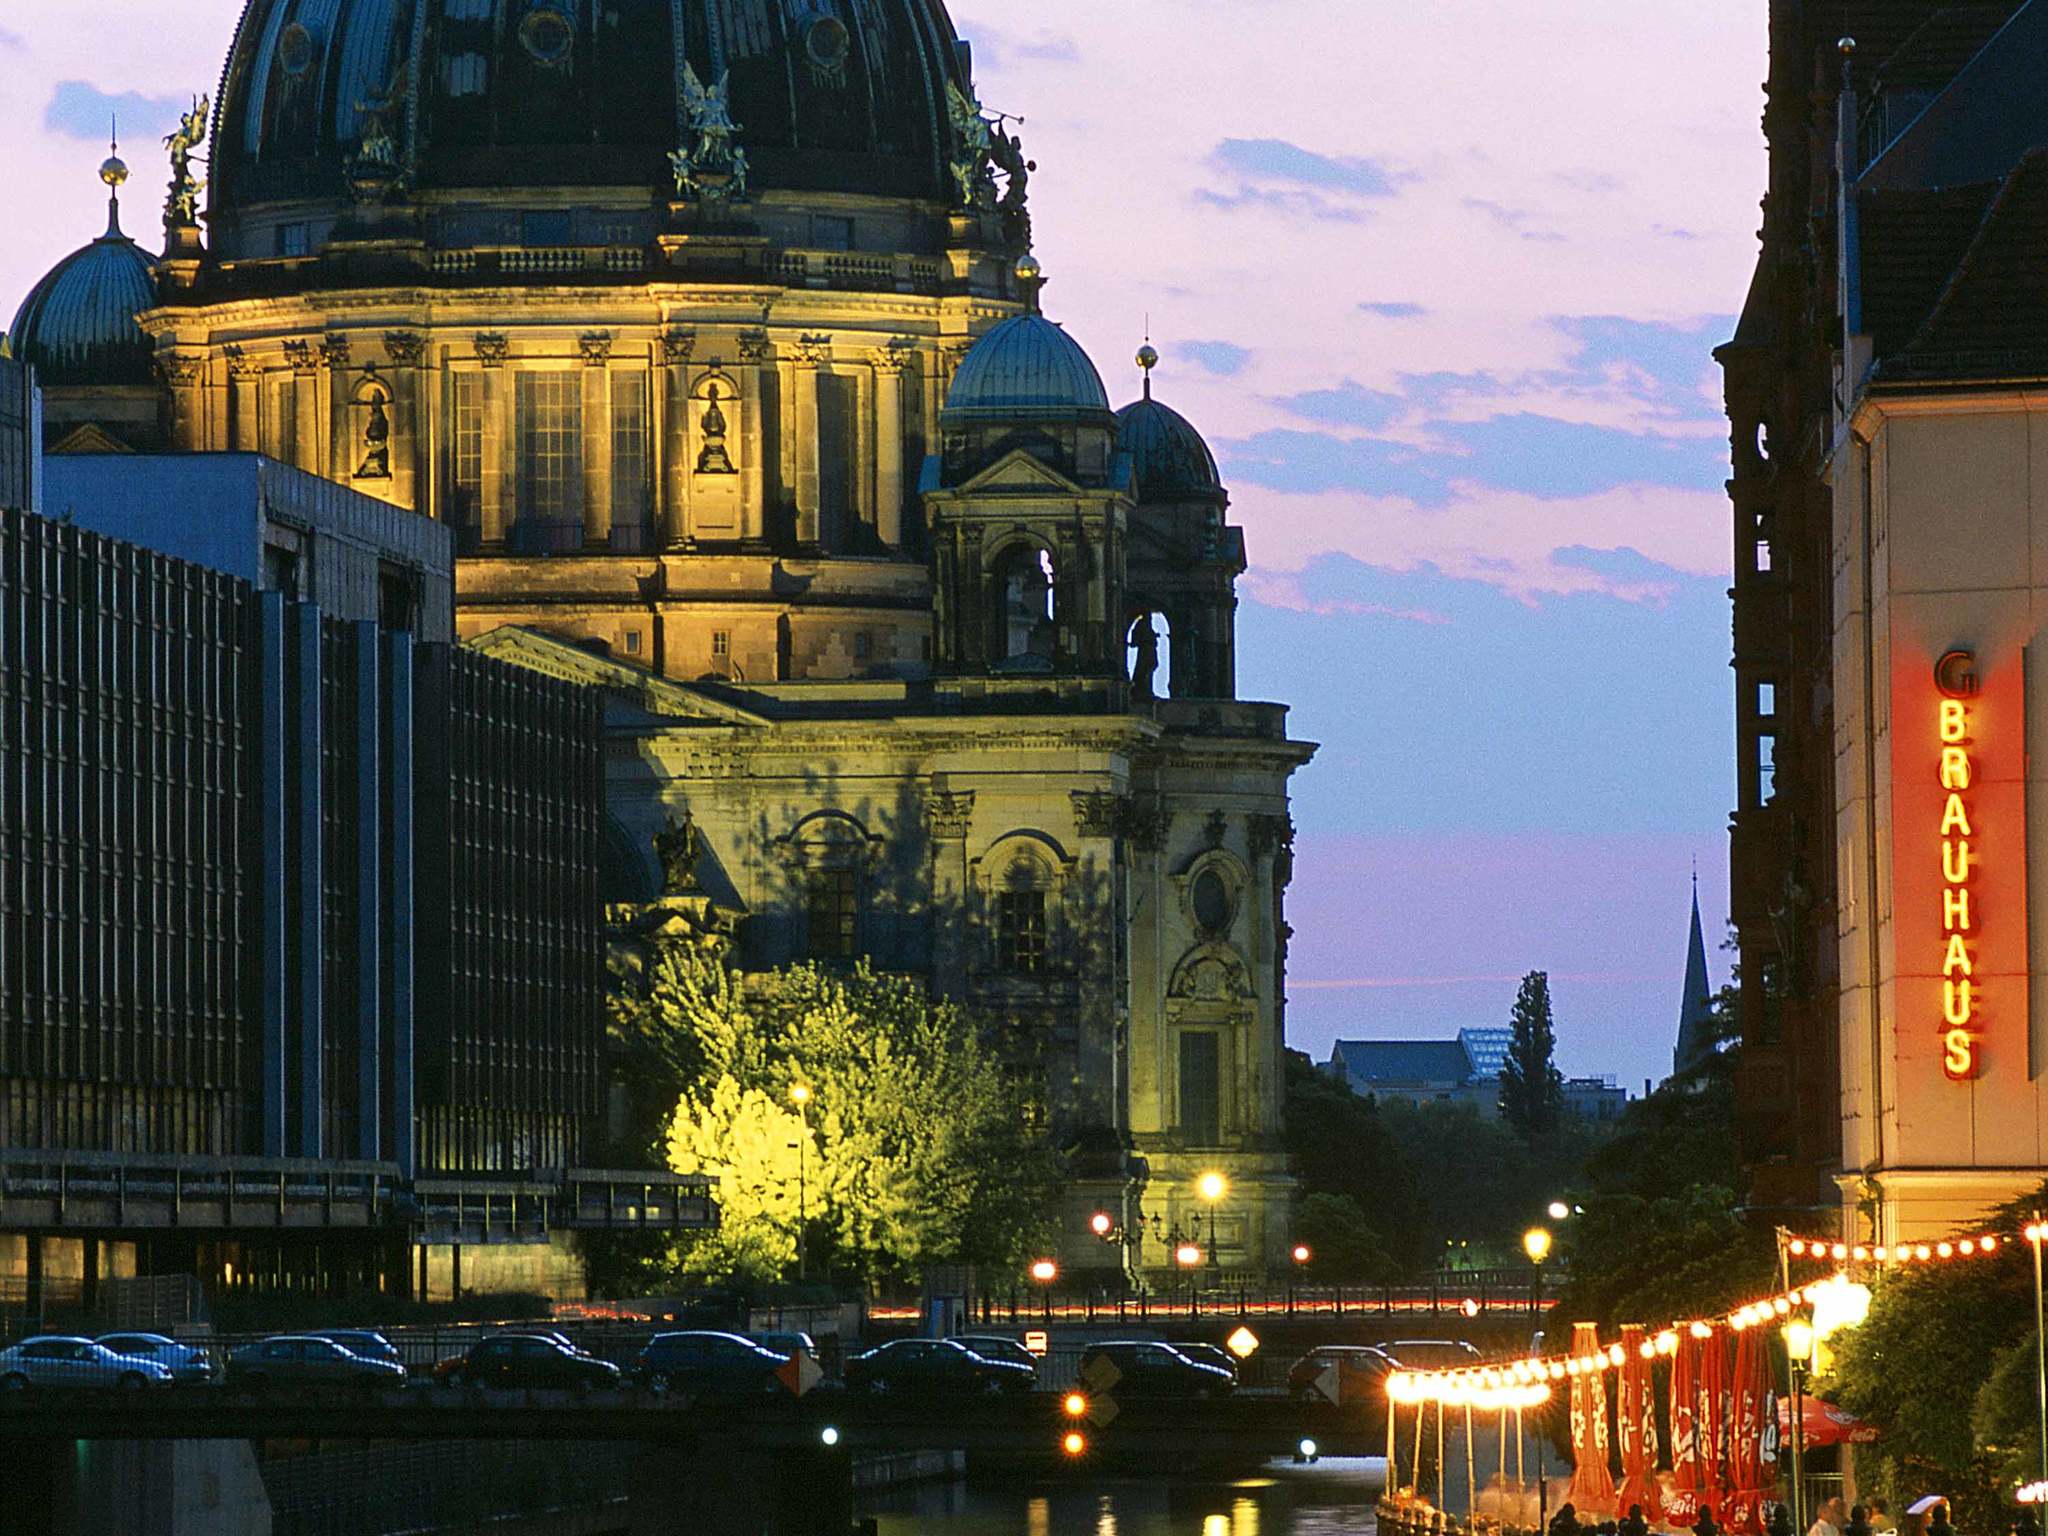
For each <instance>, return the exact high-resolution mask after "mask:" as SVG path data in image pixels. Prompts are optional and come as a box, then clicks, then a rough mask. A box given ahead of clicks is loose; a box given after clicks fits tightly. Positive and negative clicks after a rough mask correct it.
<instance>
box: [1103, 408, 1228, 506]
mask: <svg viewBox="0 0 2048 1536" xmlns="http://www.w3.org/2000/svg"><path fill="white" fill-rule="evenodd" d="M1116 420H1117V447H1118V448H1120V449H1122V450H1123V451H1124V452H1125V453H1128V454H1129V455H1130V456H1131V470H1132V473H1133V474H1134V475H1135V476H1136V478H1137V482H1138V496H1139V499H1140V500H1144V501H1152V500H1160V499H1171V498H1173V497H1176V496H1213V495H1215V494H1217V493H1218V492H1220V491H1221V490H1222V489H1223V477H1222V476H1221V475H1220V474H1218V473H1217V471H1216V456H1215V455H1214V454H1213V453H1211V452H1210V451H1209V445H1208V444H1207V443H1206V442H1204V441H1203V440H1202V434H1201V433H1200V432H1197V431H1196V430H1195V427H1194V423H1193V422H1191V421H1189V420H1188V419H1187V417H1185V416H1183V415H1181V413H1180V412H1179V411H1176V410H1174V409H1173V408H1172V407H1171V406H1165V405H1161V404H1160V403H1159V402H1158V401H1157V400H1154V399H1153V398H1152V382H1151V380H1150V379H1149V378H1148V379H1147V380H1146V381H1145V398H1144V399H1142V400H1137V401H1133V402H1132V403H1131V404H1129V405H1127V406H1125V407H1124V408H1123V409H1122V410H1120V411H1118V412H1117V413H1116Z"/></svg>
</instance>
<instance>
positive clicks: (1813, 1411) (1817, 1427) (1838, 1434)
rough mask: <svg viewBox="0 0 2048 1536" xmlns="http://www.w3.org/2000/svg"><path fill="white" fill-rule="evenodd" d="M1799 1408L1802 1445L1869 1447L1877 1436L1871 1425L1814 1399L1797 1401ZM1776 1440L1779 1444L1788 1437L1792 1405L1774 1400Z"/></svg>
mask: <svg viewBox="0 0 2048 1536" xmlns="http://www.w3.org/2000/svg"><path fill="white" fill-rule="evenodd" d="M1800 1409H1801V1412H1800V1415H1799V1423H1800V1427H1801V1429H1802V1430H1803V1431H1804V1432H1803V1433H1802V1434H1801V1435H1800V1443H1801V1444H1802V1445H1807V1446H1815V1445H1869V1444H1870V1443H1871V1442H1872V1441H1873V1440H1875V1439H1877V1437H1878V1433H1879V1431H1878V1427H1877V1426H1876V1425H1875V1424H1872V1423H1870V1422H1869V1421H1868V1420H1867V1419H1859V1418H1857V1417H1856V1415H1855V1414H1853V1413H1850V1412H1849V1411H1848V1410H1847V1409H1845V1408H1837V1407H1836V1406H1835V1405H1834V1404H1833V1403H1824V1402H1822V1401H1821V1400H1820V1399H1819V1398H1817V1397H1807V1398H1801V1399H1800ZM1778 1438H1779V1440H1780V1441H1781V1442H1782V1441H1788V1440H1790V1439H1791V1438H1792V1405H1791V1403H1789V1402H1788V1401H1786V1400H1785V1399H1784V1398H1779V1399H1778Z"/></svg>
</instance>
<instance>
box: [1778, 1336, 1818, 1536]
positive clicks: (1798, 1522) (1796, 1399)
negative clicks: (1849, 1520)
mask: <svg viewBox="0 0 2048 1536" xmlns="http://www.w3.org/2000/svg"><path fill="white" fill-rule="evenodd" d="M1784 1336H1785V1368H1786V1370H1787V1371H1788V1372H1789V1373H1790V1375H1791V1377H1792V1529H1793V1530H1795V1531H1800V1530H1804V1529H1805V1528H1806V1524H1805V1522H1806V1481H1805V1471H1804V1467H1803V1462H1804V1451H1805V1443H1804V1442H1805V1440H1806V1367H1807V1364H1808V1362H1809V1361H1811V1360H1812V1359H1813V1341H1814V1337H1815V1335H1814V1331H1813V1324H1812V1323H1810V1322H1808V1321H1807V1320H1806V1319H1805V1318H1803V1317H1795V1318H1793V1319H1792V1321H1790V1322H1789V1323H1787V1324H1786V1325H1785V1328H1784Z"/></svg>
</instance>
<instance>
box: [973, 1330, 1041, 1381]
mask: <svg viewBox="0 0 2048 1536" xmlns="http://www.w3.org/2000/svg"><path fill="white" fill-rule="evenodd" d="M953 1342H954V1343H955V1344H964V1345H966V1346H967V1347H968V1348H969V1349H971V1350H973V1351H974V1352H975V1353H976V1354H977V1355H979V1356H981V1358H982V1359H984V1360H1007V1361H1008V1362H1009V1363H1010V1364H1011V1365H1021V1366H1025V1367H1027V1368H1028V1369H1029V1370H1030V1371H1031V1374H1032V1375H1033V1376H1036V1375H1037V1374H1038V1356H1036V1355H1034V1354H1033V1353H1031V1351H1030V1350H1028V1349H1026V1348H1025V1347H1024V1346H1023V1345H1022V1344H1020V1343H1018V1342H1017V1341H1016V1340H1015V1339H1013V1338H1009V1337H1008V1336H1006V1335H1004V1334H1000V1333H957V1334H955V1335H954V1336H953Z"/></svg>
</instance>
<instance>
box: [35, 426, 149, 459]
mask: <svg viewBox="0 0 2048 1536" xmlns="http://www.w3.org/2000/svg"><path fill="white" fill-rule="evenodd" d="M46 451H47V452H48V453H50V454H51V455H53V456H54V455H56V454H65V453H133V452H134V451H135V450H134V449H133V448H131V447H130V446H129V445H128V444H126V443H124V442H122V441H121V439H119V438H118V437H116V436H114V435H113V433H111V432H109V431H107V430H106V428H104V427H102V426H100V425H98V424H97V423H95V422H90V421H88V422H87V423H85V425H84V426H82V427H79V428H78V429H76V430H75V431H73V432H70V433H67V434H66V435H65V437H64V438H63V439H62V441H60V442H57V443H54V444H52V445H51V446H50V447H49V448H48V449H47V450H46Z"/></svg>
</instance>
